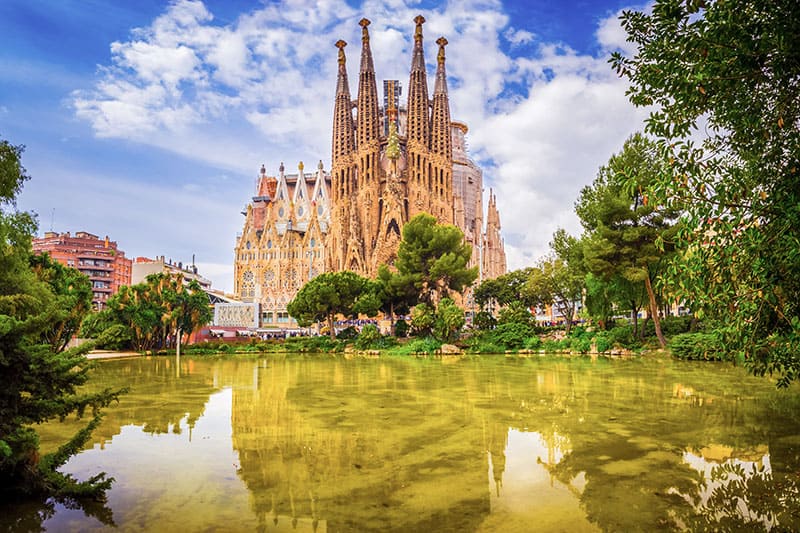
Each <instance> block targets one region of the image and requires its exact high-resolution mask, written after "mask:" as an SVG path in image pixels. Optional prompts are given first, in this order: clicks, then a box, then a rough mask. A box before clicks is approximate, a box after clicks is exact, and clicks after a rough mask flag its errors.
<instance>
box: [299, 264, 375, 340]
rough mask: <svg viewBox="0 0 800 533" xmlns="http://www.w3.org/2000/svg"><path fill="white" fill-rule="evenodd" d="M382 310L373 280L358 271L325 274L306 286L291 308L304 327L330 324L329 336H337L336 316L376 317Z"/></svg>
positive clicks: (300, 291)
mask: <svg viewBox="0 0 800 533" xmlns="http://www.w3.org/2000/svg"><path fill="white" fill-rule="evenodd" d="M379 307H380V301H379V300H378V299H377V298H375V293H374V290H373V288H372V287H371V286H370V280H368V279H366V278H364V277H361V276H359V275H358V274H356V273H355V272H350V271H347V270H345V271H342V272H325V273H323V274H320V275H319V276H317V277H315V278H313V279H312V280H311V281H309V282H308V283H306V284H305V285H303V287H302V288H301V289H300V290H299V291H298V292H297V294H296V295H295V297H294V298H293V299H292V301H291V302H289V304H288V305H287V310H288V311H289V314H290V315H291V316H293V317H294V318H295V319H296V320H297V323H298V324H299V325H301V326H303V327H306V326H310V325H311V324H313V323H314V322H322V321H323V320H324V321H327V323H328V333H329V334H330V336H331V338H332V339H333V338H335V337H336V331H335V329H334V324H333V321H334V318H336V315H343V316H345V317H352V318H355V317H357V316H358V315H359V314H365V315H367V316H373V315H374V314H375V313H376V312H377V311H378V308H379Z"/></svg>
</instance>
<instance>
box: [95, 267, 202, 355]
mask: <svg viewBox="0 0 800 533" xmlns="http://www.w3.org/2000/svg"><path fill="white" fill-rule="evenodd" d="M106 305H107V309H106V310H104V311H101V312H100V313H97V314H96V315H93V316H91V317H89V318H88V319H87V320H86V321H85V322H84V324H83V329H84V331H85V332H86V333H87V334H89V335H91V336H99V337H100V338H101V340H103V339H108V340H112V339H114V338H117V339H129V342H130V347H131V348H133V349H134V350H138V351H144V350H151V349H155V348H168V347H171V346H174V345H175V343H177V341H178V337H179V336H182V335H186V334H189V333H191V332H192V331H194V330H196V329H197V328H199V327H201V326H203V325H205V324H208V322H210V321H211V309H210V307H209V302H208V295H207V294H206V293H205V292H204V291H203V290H202V288H201V287H200V284H199V283H197V281H196V280H191V281H190V282H189V283H185V280H184V278H183V275H182V274H167V273H158V274H151V275H149V276H147V278H146V279H145V281H144V282H142V283H138V284H136V285H132V286H123V287H120V290H119V291H118V292H117V294H115V295H113V296H112V297H111V298H109V299H108V301H107V302H106Z"/></svg>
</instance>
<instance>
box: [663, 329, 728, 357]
mask: <svg viewBox="0 0 800 533" xmlns="http://www.w3.org/2000/svg"><path fill="white" fill-rule="evenodd" d="M669 349H670V350H671V351H672V355H673V356H674V357H677V358H678V359H702V360H709V359H712V360H722V359H724V358H725V357H726V356H725V353H724V352H723V351H722V350H720V342H719V338H717V336H716V335H714V334H713V333H681V334H679V335H675V336H674V337H672V338H671V339H670V341H669Z"/></svg>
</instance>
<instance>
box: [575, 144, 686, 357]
mask: <svg viewBox="0 0 800 533" xmlns="http://www.w3.org/2000/svg"><path fill="white" fill-rule="evenodd" d="M663 169H664V165H663V164H662V161H661V158H660V155H659V153H658V149H657V146H656V144H655V143H654V142H653V141H651V140H649V139H648V138H646V137H644V136H643V135H642V134H640V133H636V134H634V135H633V136H631V137H630V138H629V139H628V140H627V141H625V145H624V146H623V148H622V151H621V152H620V153H619V154H615V155H613V156H611V159H609V161H608V164H607V165H606V166H604V167H602V168H600V171H599V172H598V174H597V177H596V178H595V180H594V182H593V183H592V185H591V186H587V187H584V188H583V190H582V191H581V195H580V198H579V199H578V202H577V204H576V206H575V210H576V212H577V214H578V216H579V217H580V219H581V223H582V224H583V227H584V230H585V231H586V233H587V235H586V238H585V239H584V247H583V251H584V260H585V264H586V267H587V269H588V270H589V271H590V272H592V273H593V274H595V275H597V276H600V277H602V278H603V279H604V280H606V281H611V280H612V279H614V278H622V279H625V280H627V281H629V282H631V283H634V284H635V283H643V284H644V287H645V290H646V294H647V296H648V304H649V305H648V309H649V313H648V314H649V316H650V317H651V318H652V320H653V323H654V325H655V330H656V336H657V337H658V341H659V343H660V344H661V347H662V348H665V347H666V339H665V338H664V335H663V333H662V332H661V324H660V320H659V316H658V315H659V312H658V310H659V306H658V303H657V302H656V296H655V290H654V289H653V281H654V280H655V279H656V276H657V275H658V272H659V268H661V267H662V266H663V264H664V262H663V261H662V260H663V259H664V258H665V251H668V250H670V249H672V247H673V244H672V243H673V240H674V236H675V233H676V232H677V230H678V226H677V225H676V221H677V217H678V210H677V209H675V208H673V207H665V206H659V205H658V204H657V203H656V202H651V201H649V198H648V195H647V194H646V192H644V191H645V190H646V188H647V187H648V186H649V185H650V184H651V183H653V182H654V181H656V180H657V179H658V175H659V174H660V173H661V172H662V171H663Z"/></svg>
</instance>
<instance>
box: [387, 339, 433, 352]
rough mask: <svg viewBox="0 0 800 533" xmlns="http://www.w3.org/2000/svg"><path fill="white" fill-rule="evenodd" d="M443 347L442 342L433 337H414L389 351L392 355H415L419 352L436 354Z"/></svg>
mask: <svg viewBox="0 0 800 533" xmlns="http://www.w3.org/2000/svg"><path fill="white" fill-rule="evenodd" d="M441 347H442V343H441V342H439V341H437V340H436V339H434V338H433V337H424V338H421V339H412V340H411V341H409V342H407V343H405V344H400V345H398V346H396V347H394V348H392V349H391V350H390V351H389V353H391V354H392V355H414V354H418V353H426V354H434V353H436V350H438V349H439V348H441Z"/></svg>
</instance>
